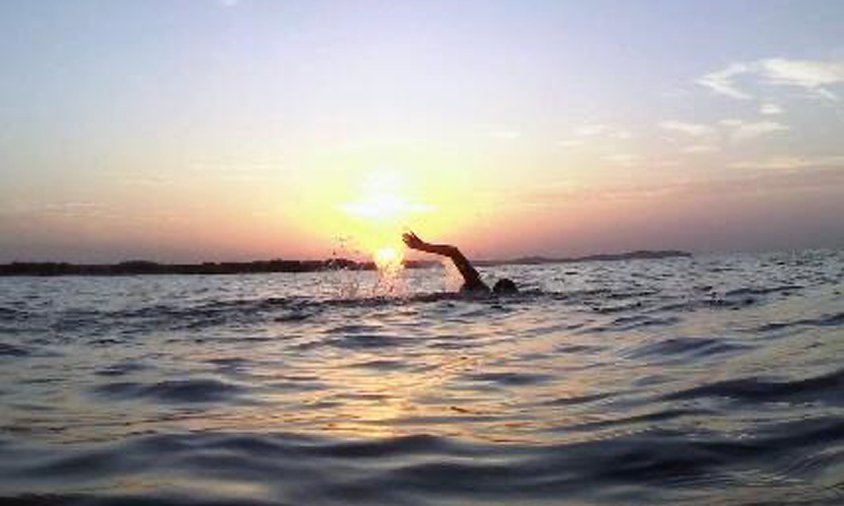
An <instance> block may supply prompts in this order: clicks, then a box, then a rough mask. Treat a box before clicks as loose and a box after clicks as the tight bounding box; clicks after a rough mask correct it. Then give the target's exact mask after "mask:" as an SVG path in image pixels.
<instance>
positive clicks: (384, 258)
mask: <svg viewBox="0 0 844 506" xmlns="http://www.w3.org/2000/svg"><path fill="white" fill-rule="evenodd" d="M372 259H373V260H374V261H375V266H376V267H378V270H379V271H384V270H390V269H395V268H397V267H398V266H400V265H401V262H402V259H403V255H402V252H401V250H400V249H399V248H396V247H394V246H383V247H381V248H378V249H377V250H375V253H373V255H372Z"/></svg>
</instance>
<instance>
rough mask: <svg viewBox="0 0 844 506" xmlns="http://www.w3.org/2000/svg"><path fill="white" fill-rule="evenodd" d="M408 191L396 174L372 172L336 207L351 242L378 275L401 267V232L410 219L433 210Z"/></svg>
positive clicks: (408, 188) (408, 186) (404, 183)
mask: <svg viewBox="0 0 844 506" xmlns="http://www.w3.org/2000/svg"><path fill="white" fill-rule="evenodd" d="M412 188H413V187H412V185H408V184H407V182H406V180H404V179H402V178H401V177H400V176H399V175H397V174H392V173H384V172H374V173H371V174H369V175H367V176H365V177H363V178H361V180H360V182H359V185H358V187H357V188H356V190H357V191H356V192H355V193H354V198H353V199H349V201H347V202H343V203H342V204H340V205H339V208H340V209H341V210H342V211H343V213H344V214H345V215H346V217H347V218H348V219H349V222H350V223H349V232H350V235H352V236H353V238H354V243H355V244H356V246H357V247H359V248H361V249H362V250H364V251H365V252H366V253H367V254H368V255H370V256H371V258H372V261H373V262H374V263H375V265H376V266H377V267H378V269H379V271H381V272H382V273H383V272H385V271H387V270H392V271H394V270H396V269H399V268H400V267H401V265H402V261H403V260H404V246H403V245H402V242H401V233H402V231H403V230H404V227H406V226H407V225H408V221H409V220H410V218H411V217H412V216H415V215H418V214H419V213H425V212H428V211H431V210H432V209H433V207H432V206H430V205H427V204H423V203H419V202H414V201H413V200H412V199H411V198H409V197H408V196H407V195H408V194H409V193H410V194H414V193H415V192H412V191H409V190H411V189H412Z"/></svg>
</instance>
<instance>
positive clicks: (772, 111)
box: [759, 103, 785, 116]
mask: <svg viewBox="0 0 844 506" xmlns="http://www.w3.org/2000/svg"><path fill="white" fill-rule="evenodd" d="M784 112H785V110H783V108H782V107H780V106H779V105H777V104H772V103H766V104H762V105H760V106H759V114H765V115H767V116H774V115H777V114H783V113H784Z"/></svg>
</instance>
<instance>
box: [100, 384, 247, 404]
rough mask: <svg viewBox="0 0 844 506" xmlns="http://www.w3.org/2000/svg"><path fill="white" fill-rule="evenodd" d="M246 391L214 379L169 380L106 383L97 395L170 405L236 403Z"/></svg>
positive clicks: (101, 386)
mask: <svg viewBox="0 0 844 506" xmlns="http://www.w3.org/2000/svg"><path fill="white" fill-rule="evenodd" d="M244 391H245V389H244V387H242V386H239V385H236V384H233V383H228V382H223V381H220V380H218V379H211V378H203V379H187V380H166V381H159V382H156V383H140V382H132V381H124V382H113V383H106V384H105V385H99V386H97V387H95V388H94V392H95V393H96V394H98V395H104V396H107V397H111V398H116V399H121V400H138V399H146V400H151V401H160V402H167V403H205V402H220V403H222V402H234V401H235V400H237V399H238V398H239V397H240V396H241V395H242V394H243V393H244Z"/></svg>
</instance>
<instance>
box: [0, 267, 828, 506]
mask: <svg viewBox="0 0 844 506" xmlns="http://www.w3.org/2000/svg"><path fill="white" fill-rule="evenodd" d="M482 272H483V275H484V277H485V278H486V279H489V280H494V279H496V278H497V277H500V276H509V277H511V278H513V279H514V280H516V281H517V283H518V284H519V285H520V287H521V288H522V293H521V294H519V295H516V296H511V297H504V298H487V299H475V300H472V299H463V298H460V297H458V296H457V295H455V294H453V293H448V291H447V290H449V289H453V288H454V280H453V277H452V276H451V275H450V273H449V271H448V270H446V269H440V268H431V269H418V270H411V271H405V272H404V273H403V274H402V275H401V278H400V279H387V280H384V279H382V280H380V282H379V280H378V276H377V274H375V273H372V272H331V273H303V274H256V275H229V276H126V277H59V278H35V277H17V278H2V279H0V502H2V503H3V504H7V503H10V504H31V505H36V504H37V505H40V504H45V505H46V504H50V505H53V504H57V505H61V504H85V505H88V504H91V505H100V504H109V505H155V504H232V505H234V504H246V505H248V504H262V505H263V504H291V505H347V504H382V505H477V504H502V505H504V504H506V505H513V504H520V505H522V504H571V505H589V504H596V505H603V504H618V505H628V504H646V505H654V504H659V505H662V504H664V505H674V504H706V505H710V504H711V505H762V504H795V505H796V504H800V505H808V504H813V505H814V504H829V505H840V504H844V296H842V294H843V293H844V252H840V251H839V252H836V251H808V252H800V253H776V254H773V253H772V254H758V255H749V254H748V255H728V256H699V257H695V258H673V259H662V260H633V261H619V262H591V263H572V264H547V265H530V266H516V265H513V266H501V267H495V268H486V269H482Z"/></svg>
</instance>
